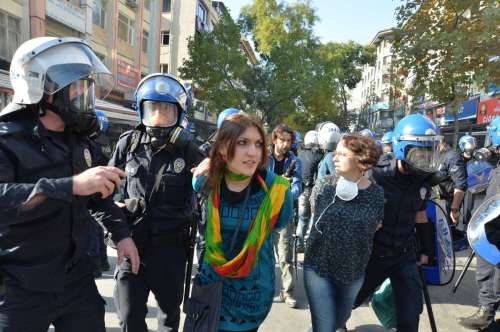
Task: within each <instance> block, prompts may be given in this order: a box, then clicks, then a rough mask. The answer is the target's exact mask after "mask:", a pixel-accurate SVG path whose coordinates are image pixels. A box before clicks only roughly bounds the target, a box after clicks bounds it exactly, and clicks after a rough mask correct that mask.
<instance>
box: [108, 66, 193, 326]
mask: <svg viewBox="0 0 500 332" xmlns="http://www.w3.org/2000/svg"><path fill="white" fill-rule="evenodd" d="M135 99H136V111H137V112H138V115H139V117H140V119H141V123H140V124H139V125H138V126H137V127H136V129H135V130H132V131H128V132H126V133H124V134H123V135H122V136H121V137H120V139H119V141H118V143H117V145H116V149H115V151H114V153H113V156H112V158H111V160H110V161H109V165H112V166H116V167H124V168H125V171H126V172H127V178H126V179H125V193H124V197H123V198H122V200H121V201H120V202H119V203H118V204H119V205H120V206H121V207H123V208H124V209H125V211H126V214H127V216H128V219H129V223H130V224H131V225H133V226H132V237H133V239H134V241H135V243H136V244H137V247H138V248H139V254H140V255H141V258H142V261H143V262H144V263H143V264H141V266H140V269H139V273H138V274H134V273H133V270H132V266H131V264H130V262H129V261H125V262H123V263H122V264H120V265H119V266H118V272H117V276H116V285H115V292H114V299H115V304H116V308H117V309H118V317H119V319H120V325H121V327H122V330H123V331H134V332H147V330H148V329H147V325H146V322H145V316H146V312H147V307H146V303H147V300H148V296H149V293H150V292H153V294H154V295H155V297H156V301H157V302H158V331H177V330H178V328H179V320H180V304H181V302H182V294H183V285H184V279H185V268H186V263H187V246H188V238H189V237H188V234H189V229H188V228H189V226H190V221H191V219H192V213H193V212H194V209H195V208H196V204H194V202H193V190H192V186H191V179H192V174H191V171H190V170H191V168H193V167H194V166H195V165H197V164H198V162H200V161H201V160H202V159H203V155H202V154H201V153H200V152H199V150H198V147H197V146H196V145H195V144H194V143H193V139H192V137H191V135H190V134H189V132H188V131H187V130H186V129H184V128H182V127H181V123H182V119H183V117H184V116H185V114H186V111H187V109H188V107H189V104H190V100H191V97H190V95H189V93H188V91H187V89H186V88H185V87H184V85H183V84H182V83H181V82H180V81H179V80H178V79H177V78H175V77H173V76H170V75H168V74H160V73H158V74H151V75H148V76H146V77H145V78H143V79H142V81H141V82H140V83H139V85H138V86H137V89H136V91H135Z"/></svg>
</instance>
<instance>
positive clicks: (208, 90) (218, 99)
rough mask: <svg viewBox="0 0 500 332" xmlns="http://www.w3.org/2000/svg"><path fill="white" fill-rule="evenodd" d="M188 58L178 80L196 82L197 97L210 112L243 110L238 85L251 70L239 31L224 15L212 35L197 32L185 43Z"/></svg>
mask: <svg viewBox="0 0 500 332" xmlns="http://www.w3.org/2000/svg"><path fill="white" fill-rule="evenodd" d="M188 49H189V54H190V56H189V59H187V60H185V61H184V64H183V66H182V67H181V68H180V69H179V72H180V74H181V77H182V78H184V79H191V80H193V81H194V83H195V86H194V88H195V94H196V98H198V99H200V100H203V101H206V102H208V107H209V109H210V110H217V111H219V112H220V111H222V110H223V109H225V108H227V107H238V108H245V87H244V86H242V85H241V84H239V83H238V81H240V80H241V79H242V77H244V76H245V75H248V74H249V72H250V71H251V68H250V66H249V65H248V64H247V61H246V57H245V56H244V54H243V53H242V52H241V49H240V29H239V27H238V25H236V24H235V23H234V21H233V19H232V18H231V16H230V15H229V14H228V13H225V14H224V15H223V16H222V17H221V20H220V22H219V24H217V25H215V27H214V30H213V31H212V32H207V33H196V34H195V36H194V38H191V39H190V40H189V42H188Z"/></svg>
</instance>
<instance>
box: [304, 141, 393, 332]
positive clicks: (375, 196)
mask: <svg viewBox="0 0 500 332" xmlns="http://www.w3.org/2000/svg"><path fill="white" fill-rule="evenodd" d="M379 156H380V152H379V150H378V148H377V146H376V145H375V142H374V141H373V140H372V139H371V138H367V137H362V136H360V135H354V134H349V135H345V136H343V137H342V139H341V140H340V142H339V143H338V145H337V149H336V151H335V152H334V157H333V161H334V162H335V170H336V174H335V175H329V176H326V177H324V178H321V179H320V180H318V181H317V182H316V184H315V186H314V187H313V189H312V193H311V209H312V212H313V215H314V220H313V226H312V228H311V235H310V236H309V240H308V241H307V248H306V253H305V258H304V284H305V289H306V294H307V298H308V300H309V308H310V310H311V320H312V330H313V331H314V332H335V331H346V329H345V323H346V322H347V320H348V319H349V316H350V315H351V310H352V306H353V303H354V300H355V298H356V295H357V293H358V291H359V289H360V288H361V285H362V284H363V278H364V274H365V267H366V265H367V263H368V259H369V258H370V253H371V250H372V245H373V236H374V234H375V231H376V230H377V229H378V228H377V227H379V226H378V225H379V224H380V223H381V221H382V217H383V213H384V193H383V190H382V188H381V187H380V186H378V185H376V184H374V183H372V182H371V181H370V180H368V179H367V178H366V177H365V176H364V173H365V172H366V171H367V170H369V169H370V168H371V167H373V166H374V165H375V164H376V163H377V160H378V158H379Z"/></svg>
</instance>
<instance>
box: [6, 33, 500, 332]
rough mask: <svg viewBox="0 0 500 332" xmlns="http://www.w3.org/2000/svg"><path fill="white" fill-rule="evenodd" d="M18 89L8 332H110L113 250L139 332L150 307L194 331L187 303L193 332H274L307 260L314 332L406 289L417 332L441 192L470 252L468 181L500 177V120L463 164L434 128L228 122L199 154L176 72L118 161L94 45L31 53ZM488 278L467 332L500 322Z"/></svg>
mask: <svg viewBox="0 0 500 332" xmlns="http://www.w3.org/2000/svg"><path fill="white" fill-rule="evenodd" d="M10 77H11V80H12V86H13V88H14V97H13V100H12V102H11V103H10V104H9V105H8V106H7V107H6V108H5V109H3V110H1V112H0V198H1V199H0V211H1V213H0V226H1V229H2V231H1V232H0V253H1V255H0V285H1V287H0V331H6V332H7V331H20V332H21V331H22V332H25V331H34V332H35V331H40V332H41V331H46V330H47V329H48V328H49V326H50V325H53V326H54V327H55V330H56V331H62V332H73V331H75V332H76V331H96V332H99V331H105V322H104V302H103V300H102V298H101V296H100V295H99V293H98V290H97V287H96V284H95V281H94V278H95V277H99V276H100V273H101V271H102V270H107V269H109V263H108V260H107V256H106V248H105V247H104V246H103V243H104V242H106V243H107V244H108V245H109V246H112V247H113V248H115V249H116V250H117V254H118V260H117V265H116V269H115V273H114V278H115V288H114V301H115V306H116V309H117V315H118V319H119V322H120V326H121V329H122V331H132V332H142V331H144V332H146V331H147V330H148V329H147V325H146V322H145V317H146V314H147V305H146V303H147V299H148V296H149V294H150V293H153V294H154V296H155V298H156V301H157V304H158V331H178V329H179V325H180V313H181V304H182V302H183V301H184V302H186V301H188V305H187V306H185V310H186V312H187V318H186V319H189V320H190V322H189V324H185V327H184V330H185V331H186V326H187V325H189V326H191V330H190V331H202V329H201V327H200V325H199V324H204V325H203V328H204V329H203V331H224V332H229V331H235V332H236V331H239V332H251V331H257V330H258V329H259V327H260V325H261V324H262V322H263V321H264V320H265V319H266V317H267V315H268V314H269V312H270V309H271V306H272V303H273V298H274V295H275V293H276V287H277V285H278V284H279V285H280V286H279V287H281V288H280V289H279V290H278V292H279V294H280V298H281V300H282V301H283V302H284V303H286V304H287V305H288V306H289V307H290V308H296V307H297V299H296V296H295V294H294V289H296V288H297V287H296V283H297V282H298V281H297V280H300V279H296V278H295V277H294V275H295V274H296V273H297V264H296V259H297V258H296V257H297V255H296V254H297V252H299V253H304V260H303V276H304V278H303V280H304V286H305V291H306V295H307V299H308V302H309V310H310V314H311V323H312V327H311V331H313V332H334V331H346V324H347V321H348V320H349V317H350V316H351V312H352V310H353V308H357V307H359V306H360V305H362V304H363V303H365V302H366V301H369V300H370V297H371V296H372V294H373V293H374V292H375V291H376V290H377V289H378V288H379V287H380V285H381V284H383V283H384V282H386V281H387V280H390V283H391V285H392V289H393V292H394V297H393V301H394V306H395V325H394V328H395V329H396V330H397V331H402V332H403V331H404V332H406V331H408V332H413V331H415V332H416V331H418V328H419V320H420V315H421V313H422V310H423V296H422V294H423V287H425V281H424V280H423V279H422V274H421V271H419V269H420V267H421V266H424V265H433V264H435V260H436V257H435V253H436V248H435V228H434V226H433V223H432V222H431V221H429V219H428V217H427V214H426V208H427V202H428V200H429V199H430V197H431V196H432V195H433V190H434V189H433V188H435V189H437V191H438V194H439V197H441V199H443V200H444V201H445V202H446V213H447V215H449V220H450V225H451V227H452V228H454V231H453V234H454V239H455V240H456V243H460V240H461V239H464V238H465V235H464V232H463V227H458V226H457V227H455V225H459V220H460V219H462V223H463V222H467V218H465V217H464V216H465V215H466V213H465V209H464V208H463V206H464V197H466V195H467V192H468V181H467V174H468V173H467V171H468V167H469V165H471V166H470V167H471V168H470V170H473V169H474V168H473V166H474V165H475V164H474V163H477V162H479V161H481V162H487V163H488V165H491V168H495V167H496V166H497V163H498V158H499V156H500V117H497V118H496V119H494V120H493V121H492V123H491V125H490V127H489V128H488V137H489V143H488V144H487V146H486V148H479V147H478V144H477V141H476V139H475V138H474V137H472V136H470V135H466V136H464V137H462V138H461V139H460V142H459V148H460V152H457V151H455V150H453V149H452V148H451V147H450V146H449V145H447V144H446V142H445V141H444V139H443V137H442V136H440V135H439V128H438V127H437V126H436V125H435V124H434V123H433V122H432V121H431V120H429V119H428V118H426V117H424V116H422V115H420V114H411V115H408V116H406V117H405V118H403V119H402V120H401V121H399V123H398V124H397V125H396V127H395V128H394V131H393V132H388V133H386V134H385V135H384V136H383V137H382V139H381V140H380V141H379V140H377V138H376V136H375V134H374V133H372V132H371V131H370V130H368V129H365V130H362V131H360V132H356V133H342V132H341V130H340V129H339V127H338V126H337V125H335V124H334V123H332V122H330V121H327V122H323V123H320V124H318V126H317V127H316V128H315V130H311V131H309V132H307V133H306V134H305V135H304V139H303V141H302V136H301V135H300V134H299V133H298V132H297V131H295V130H294V129H293V128H291V127H289V126H287V125H285V124H279V125H277V126H276V127H275V128H274V129H273V131H272V133H270V135H268V134H267V133H266V132H265V131H264V129H263V125H262V123H261V121H260V120H259V119H258V118H257V117H255V116H253V115H250V114H248V113H245V112H243V111H240V110H238V109H235V108H228V109H227V110H224V111H223V112H221V114H220V115H219V118H218V121H217V132H216V133H215V134H214V135H213V136H212V137H211V140H210V141H208V142H206V144H203V145H202V146H198V145H197V144H196V142H195V140H194V139H193V137H192V135H191V134H190V132H189V131H188V130H187V128H185V124H184V123H185V121H184V120H185V117H186V112H187V110H188V108H189V107H190V104H191V102H192V96H191V93H190V90H189V88H187V87H186V86H185V85H183V84H182V83H181V82H180V81H179V80H178V79H177V78H175V77H173V76H171V75H168V74H164V73H155V74H151V75H148V76H146V77H144V78H143V79H142V80H141V81H140V83H139V84H138V86H137V88H136V91H135V94H134V96H135V105H136V111H137V114H138V116H139V119H140V123H139V124H138V125H137V126H136V127H135V128H134V129H133V130H130V131H127V132H125V133H124V134H122V135H121V136H120V138H119V140H118V142H117V143H116V146H115V147H114V149H113V150H111V147H110V146H111V144H110V142H109V140H107V139H106V137H105V131H106V126H107V123H106V122H105V121H99V116H98V114H96V112H95V98H96V96H98V97H100V98H104V97H105V96H106V95H107V93H108V92H109V91H110V90H111V88H112V83H113V78H112V75H111V73H110V72H109V70H108V69H107V68H106V67H105V66H104V64H103V63H102V62H101V61H100V60H99V58H98V57H97V56H96V55H95V54H94V53H93V51H92V50H91V48H90V47H89V46H88V45H87V44H86V43H85V42H84V41H82V40H80V39H77V38H71V37H68V38H51V37H41V38H35V39H32V40H30V41H27V42H25V43H24V44H22V45H21V46H20V47H19V49H18V50H17V51H16V53H15V54H14V57H13V59H12V65H11V69H10ZM101 118H102V116H101ZM101 120H102V119H101ZM499 172H500V171H499V168H498V167H496V168H495V169H494V170H493V171H492V175H491V179H492V180H491V181H490V182H489V184H486V185H484V184H483V187H484V188H483V189H486V187H487V190H486V191H485V190H478V191H477V192H474V195H476V196H477V197H473V198H477V203H479V202H480V201H482V200H483V199H484V200H488V199H489V198H490V197H493V196H495V195H498V194H499V191H498V190H499V184H500V183H499V181H500V173H499ZM472 202H473V203H471V210H473V209H474V208H477V206H474V199H472ZM476 205H478V204H476ZM498 218H499V217H498V215H497V216H496V219H495V222H496V223H498V222H499V221H498V220H499V219H498ZM103 228H105V229H106V235H105V236H104V232H103ZM497 229H498V227H497ZM492 234H493V235H492V237H491V239H497V240H498V234H497V233H492ZM495 234H496V235H495ZM495 236H496V237H495ZM195 237H196V243H197V250H196V251H197V261H198V266H197V268H196V271H195V276H194V279H193V280H192V282H193V292H192V293H191V295H190V294H189V287H186V284H187V285H188V286H189V284H190V283H191V277H192V271H191V269H190V268H189V267H190V266H191V264H190V262H192V259H193V257H192V256H193V255H192V250H190V249H192V247H191V246H192V244H193V243H192V240H193V239H194V238H195ZM488 239H490V238H488ZM490 242H491V243H493V244H494V245H495V241H493V240H491V241H490ZM496 246H497V248H498V247H499V246H500V245H499V244H498V243H497V244H496ZM457 249H459V248H457ZM480 256H481V255H480ZM276 263H278V266H279V270H280V273H279V274H278V275H279V276H280V279H281V282H279V283H276V282H275V265H276ZM476 277H477V283H478V289H479V309H478V311H477V312H476V313H475V314H474V315H473V316H471V317H464V318H461V319H460V321H459V323H460V324H461V325H462V326H464V327H467V328H470V329H481V328H485V327H487V326H488V325H490V324H492V323H493V321H494V317H495V311H496V310H497V309H498V307H499V299H500V290H499V287H500V271H499V268H498V265H497V266H495V265H494V264H491V262H488V261H487V260H484V259H482V258H481V257H478V267H477V270H476ZM214 285H215V286H216V288H217V291H218V292H219V293H217V294H219V296H218V297H213V298H211V301H212V302H213V303H210V304H209V306H208V307H207V308H208V309H207V308H205V307H203V308H201V309H200V308H199V303H198V302H196V301H195V300H197V298H196V296H195V295H196V294H195V291H194V289H195V287H196V288H197V289H198V288H200V289H201V288H203V287H206V286H214ZM197 305H198V307H197ZM209 309H210V310H209ZM193 310H201V311H197V312H196V313H194V314H193ZM208 312H211V313H212V312H215V321H214V320H213V319H212V321H210V317H208V316H210V315H209V314H208ZM207 317H208V318H207ZM212 318H213V317H212ZM209 325H210V328H208V326H209ZM197 326H198V327H197Z"/></svg>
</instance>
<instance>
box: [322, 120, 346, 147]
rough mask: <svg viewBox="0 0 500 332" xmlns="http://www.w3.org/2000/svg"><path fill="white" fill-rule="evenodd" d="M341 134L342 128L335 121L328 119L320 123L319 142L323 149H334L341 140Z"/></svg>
mask: <svg viewBox="0 0 500 332" xmlns="http://www.w3.org/2000/svg"><path fill="white" fill-rule="evenodd" d="M340 136H341V134H340V128H339V127H338V126H337V125H336V124H335V123H333V122H330V121H327V122H323V123H322V124H321V125H319V130H318V143H319V146H320V147H321V148H322V149H324V150H328V151H333V150H334V149H335V147H336V145H337V143H338V142H339V141H340Z"/></svg>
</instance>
